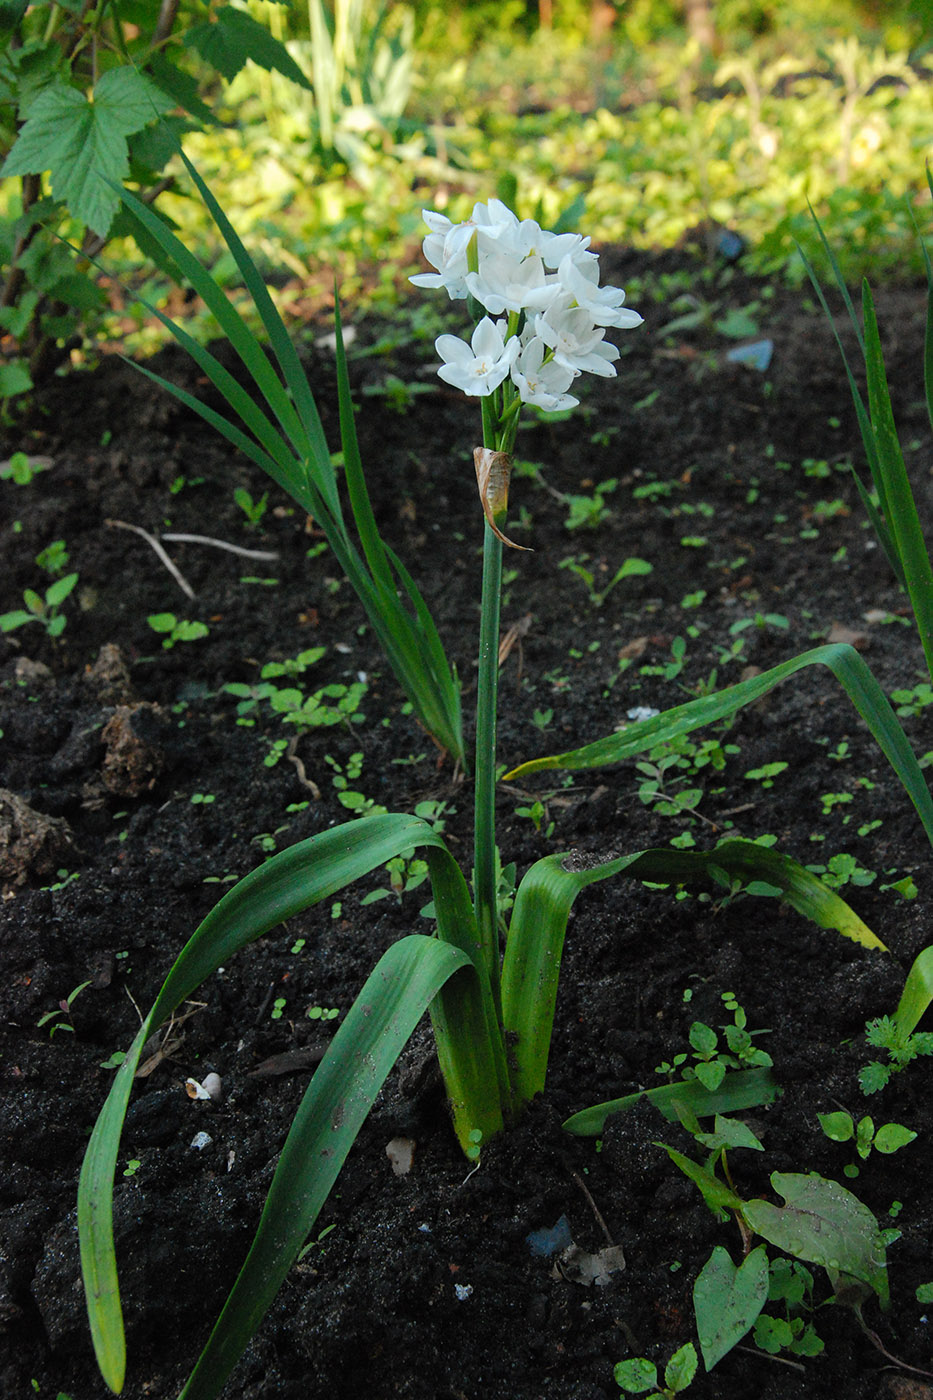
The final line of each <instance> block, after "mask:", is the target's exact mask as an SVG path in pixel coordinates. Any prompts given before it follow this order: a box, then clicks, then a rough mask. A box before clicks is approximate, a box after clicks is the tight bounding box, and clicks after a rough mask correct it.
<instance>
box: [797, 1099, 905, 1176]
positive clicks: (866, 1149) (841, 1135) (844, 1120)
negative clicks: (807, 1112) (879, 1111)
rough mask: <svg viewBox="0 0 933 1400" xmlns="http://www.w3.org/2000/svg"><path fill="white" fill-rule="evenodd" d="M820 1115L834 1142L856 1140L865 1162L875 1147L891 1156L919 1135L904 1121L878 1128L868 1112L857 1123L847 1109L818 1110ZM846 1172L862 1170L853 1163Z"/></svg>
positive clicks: (877, 1150) (848, 1173) (849, 1173)
mask: <svg viewBox="0 0 933 1400" xmlns="http://www.w3.org/2000/svg"><path fill="white" fill-rule="evenodd" d="M817 1117H818V1118H819V1120H820V1127H821V1128H822V1129H823V1132H824V1133H825V1134H826V1136H827V1137H828V1138H829V1139H830V1141H831V1142H853V1143H854V1145H855V1150H856V1152H857V1153H858V1155H859V1156H860V1157H861V1158H862V1160H863V1161H865V1160H866V1159H867V1158H868V1156H869V1154H870V1152H871V1150H872V1148H874V1149H875V1151H876V1152H881V1153H884V1154H885V1155H886V1156H889V1155H890V1154H891V1153H892V1152H898V1151H899V1150H900V1149H901V1148H902V1147H906V1146H907V1144H908V1143H909V1142H913V1141H914V1139H915V1138H916V1136H917V1134H916V1133H915V1132H912V1131H911V1129H910V1128H905V1127H904V1125H903V1124H902V1123H882V1125H881V1127H880V1128H878V1129H876V1128H875V1124H874V1122H873V1120H872V1119H871V1118H869V1117H868V1116H867V1115H866V1116H865V1117H864V1118H860V1119H859V1121H858V1123H856V1122H855V1120H854V1119H853V1117H852V1115H851V1114H850V1113H846V1112H845V1110H844V1109H843V1110H840V1112H838V1113H818V1114H817ZM843 1172H844V1173H845V1175H846V1176H848V1177H855V1176H858V1172H859V1169H858V1167H857V1166H856V1165H855V1164H854V1163H851V1162H850V1163H849V1165H848V1166H846V1167H843Z"/></svg>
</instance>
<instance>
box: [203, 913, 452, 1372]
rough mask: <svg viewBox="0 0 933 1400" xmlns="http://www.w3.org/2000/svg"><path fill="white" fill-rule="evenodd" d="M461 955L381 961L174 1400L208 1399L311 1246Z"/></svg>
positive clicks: (317, 1082)
mask: <svg viewBox="0 0 933 1400" xmlns="http://www.w3.org/2000/svg"><path fill="white" fill-rule="evenodd" d="M463 968H469V961H468V959H467V956H466V954H464V953H462V952H460V951H459V950H458V949H455V948H453V947H451V946H450V945H449V944H446V943H440V942H438V941H437V940H436V939H434V938H428V937H426V936H425V935H424V934H417V933H416V934H410V935H409V936H408V937H407V938H403V939H401V940H400V941H399V942H398V943H395V944H393V945H392V947H391V948H389V950H388V951H387V952H386V953H384V954H383V956H382V957H381V958H380V960H379V962H378V963H377V965H376V967H375V969H374V970H373V972H372V973H371V974H370V976H369V977H368V978H367V981H366V983H365V985H364V987H363V989H362V991H361V992H360V994H359V996H358V997H357V998H356V1000H355V1001H354V1003H353V1005H352V1006H351V1008H350V1010H349V1011H348V1012H347V1015H346V1018H345V1019H344V1021H343V1023H342V1025H341V1026H340V1029H339V1030H338V1031H337V1034H336V1035H335V1036H334V1039H333V1040H332V1041H331V1043H330V1045H329V1047H328V1049H327V1053H326V1054H325V1056H324V1058H323V1060H322V1061H321V1063H320V1065H319V1066H318V1069H317V1070H316V1072H315V1074H314V1077H313V1078H312V1080H311V1083H310V1084H309V1086H308V1089H307V1091H306V1093H305V1096H304V1098H303V1099H302V1102H301V1107H300V1108H299V1110H298V1113H297V1115H296V1117H295V1121H294V1123H293V1124H292V1127H291V1131H290V1132H289V1134H288V1137H287V1139H286V1141H285V1146H284V1147H283V1149H282V1155H281V1156H280V1158H279V1162H278V1166H277V1167H276V1170H275V1175H274V1176H273V1178H272V1185H271V1187H270V1188H269V1195H268V1197H267V1199H266V1204H265V1206H264V1207H263V1212H262V1216H261V1218H260V1221H259V1227H258V1229H257V1231H256V1234H255V1237H254V1239H253V1242H252V1244H251V1245H250V1249H249V1253H248V1255H247V1257H246V1262H245V1263H244V1265H243V1268H242V1269H241V1270H240V1274H239V1276H238V1278H237V1280H236V1283H235V1284H234V1286H233V1289H232V1291H231V1293H230V1296H229V1297H228V1299H227V1301H226V1303H225V1304H224V1308H223V1311H222V1312H221V1314H220V1317H219V1318H218V1319H217V1323H216V1325H215V1327H214V1330H213V1331H212V1333H211V1335H210V1338H209V1340H208V1343H207V1346H206V1347H205V1348H204V1350H203V1352H202V1353H201V1355H200V1357H199V1358H198V1363H197V1365H196V1366H195V1368H194V1370H193V1372H192V1373H191V1376H190V1378H189V1380H188V1383H187V1385H186V1386H185V1388H184V1390H183V1391H182V1393H181V1396H180V1397H179V1400H214V1397H215V1396H217V1395H218V1394H219V1393H220V1391H221V1390H222V1388H223V1386H224V1384H225V1382H226V1380H227V1378H228V1377H229V1375H230V1373H231V1371H232V1370H233V1368H234V1366H235V1365H236V1363H237V1361H238V1360H239V1358H240V1356H241V1355H242V1354H243V1352H244V1351H245V1349H246V1346H247V1344H248V1342H249V1340H250V1338H251V1337H252V1335H253V1333H254V1332H255V1331H256V1328H257V1327H258V1326H259V1324H260V1322H261V1321H262V1318H263V1317H264V1315H265V1313H266V1311H267V1309H268V1308H269V1306H270V1304H271V1303H272V1301H273V1299H274V1298H275V1295H276V1294H277V1293H278V1291H279V1288H280V1287H281V1286H282V1283H283V1282H284V1280H285V1276H286V1274H287V1273H288V1271H289V1269H290V1268H291V1266H292V1264H293V1263H294V1261H295V1259H296V1258H297V1256H298V1252H299V1250H300V1249H301V1247H302V1245H303V1244H304V1242H305V1240H306V1239H307V1237H308V1233H309V1231H310V1230H311V1228H312V1226H313V1225H314V1222H315V1220H316V1219H317V1216H318V1213H319V1211H320V1209H321V1207H322V1206H323V1204H324V1202H325V1200H326V1199H327V1196H328V1193H329V1191H330V1189H331V1187H332V1186H333V1184H334V1182H335V1181H336V1179H337V1176H338V1175H339V1173H340V1170H341V1168H342V1166H343V1164H344V1162H345V1161H346V1158H347V1154H348V1152H349V1151H350V1148H351V1147H352V1146H353V1143H354V1141H355V1140H356V1136H357V1134H358V1133H359V1130H360V1128H361V1127H362V1124H363V1120H364V1119H365V1117H366V1115H367V1113H368V1112H369V1110H370V1108H371V1107H372V1105H373V1102H374V1100H375V1098H376V1095H377V1094H378V1093H379V1090H380V1089H381V1088H382V1085H383V1084H384V1082H385V1079H386V1076H387V1075H388V1073H389V1071H390V1069H391V1068H392V1066H393V1065H394V1064H395V1061H396V1060H397V1059H398V1057H399V1055H400V1054H401V1052H402V1049H403V1048H404V1045H405V1042H406V1041H407V1040H408V1038H409V1036H410V1035H411V1033H412V1031H413V1030H414V1029H415V1026H416V1025H417V1024H418V1022H419V1020H420V1019H421V1017H422V1015H423V1014H424V1011H425V1009H426V1008H427V1007H428V1006H429V1005H430V1003H431V1001H432V1000H433V998H434V996H435V995H436V994H437V992H438V991H439V990H440V988H441V987H442V986H443V984H444V982H445V981H446V980H447V979H448V978H449V977H450V976H451V975H453V974H455V973H456V972H458V970H460V969H463Z"/></svg>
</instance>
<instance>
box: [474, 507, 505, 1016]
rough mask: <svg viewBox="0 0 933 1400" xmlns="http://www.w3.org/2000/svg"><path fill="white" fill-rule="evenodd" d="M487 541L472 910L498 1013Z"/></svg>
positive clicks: (495, 618) (495, 666)
mask: <svg viewBox="0 0 933 1400" xmlns="http://www.w3.org/2000/svg"><path fill="white" fill-rule="evenodd" d="M484 528H485V535H484V538H483V593H482V602H481V605H480V632H479V676H478V682H477V693H476V769H475V771H476V778H475V787H474V851H473V864H474V872H473V881H474V910H475V913H476V926H477V930H478V933H479V940H480V946H481V948H482V949H483V955H484V958H485V961H486V966H487V968H488V971H489V982H490V986H491V988H492V994H493V997H494V999H495V1003H496V1009H497V1011H498V1010H499V934H498V925H499V913H498V900H497V883H498V882H497V879H496V695H497V690H498V685H499V603H500V595H501V589H502V543H501V541H500V540H498V539H497V538H496V536H495V535H494V534H493V532H492V530H491V529H490V528H489V526H488V525H486V526H485V527H484Z"/></svg>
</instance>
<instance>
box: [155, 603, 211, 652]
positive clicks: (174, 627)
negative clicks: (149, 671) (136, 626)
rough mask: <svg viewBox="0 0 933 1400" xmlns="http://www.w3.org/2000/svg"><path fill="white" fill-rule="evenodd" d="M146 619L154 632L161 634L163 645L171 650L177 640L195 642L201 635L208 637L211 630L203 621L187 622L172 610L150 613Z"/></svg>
mask: <svg viewBox="0 0 933 1400" xmlns="http://www.w3.org/2000/svg"><path fill="white" fill-rule="evenodd" d="M146 621H147V622H148V624H149V626H150V627H151V628H152V630H153V632H158V634H159V635H160V636H161V638H162V645H163V647H165V649H166V650H171V648H172V647H173V646H174V645H175V643H176V642H195V641H197V640H198V639H199V638H200V637H206V636H207V635H208V633H209V631H210V628H209V627H207V625H206V624H205V623H203V622H187V621H186V620H185V619H184V618H178V617H176V616H175V614H174V613H170V612H169V613H150V615H149V617H147V618H146Z"/></svg>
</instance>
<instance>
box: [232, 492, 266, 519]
mask: <svg viewBox="0 0 933 1400" xmlns="http://www.w3.org/2000/svg"><path fill="white" fill-rule="evenodd" d="M233 499H234V501H235V502H236V504H237V505H238V506H239V507H240V510H241V511H242V512H243V514H244V515H245V516H246V521H247V524H248V525H249V526H250V528H251V529H254V530H255V529H258V528H259V525H260V524H261V522H262V517H263V516H264V515H265V513H266V508H267V507H268V504H269V492H268V491H263V493H262V495H261V496H260V497H259V500H258V501H254V500H253V498H252V496H251V495H250V493H249V492H248V491H247V490H246V487H245V486H238V487H237V488H236V490H235V491H234V493H233Z"/></svg>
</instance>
